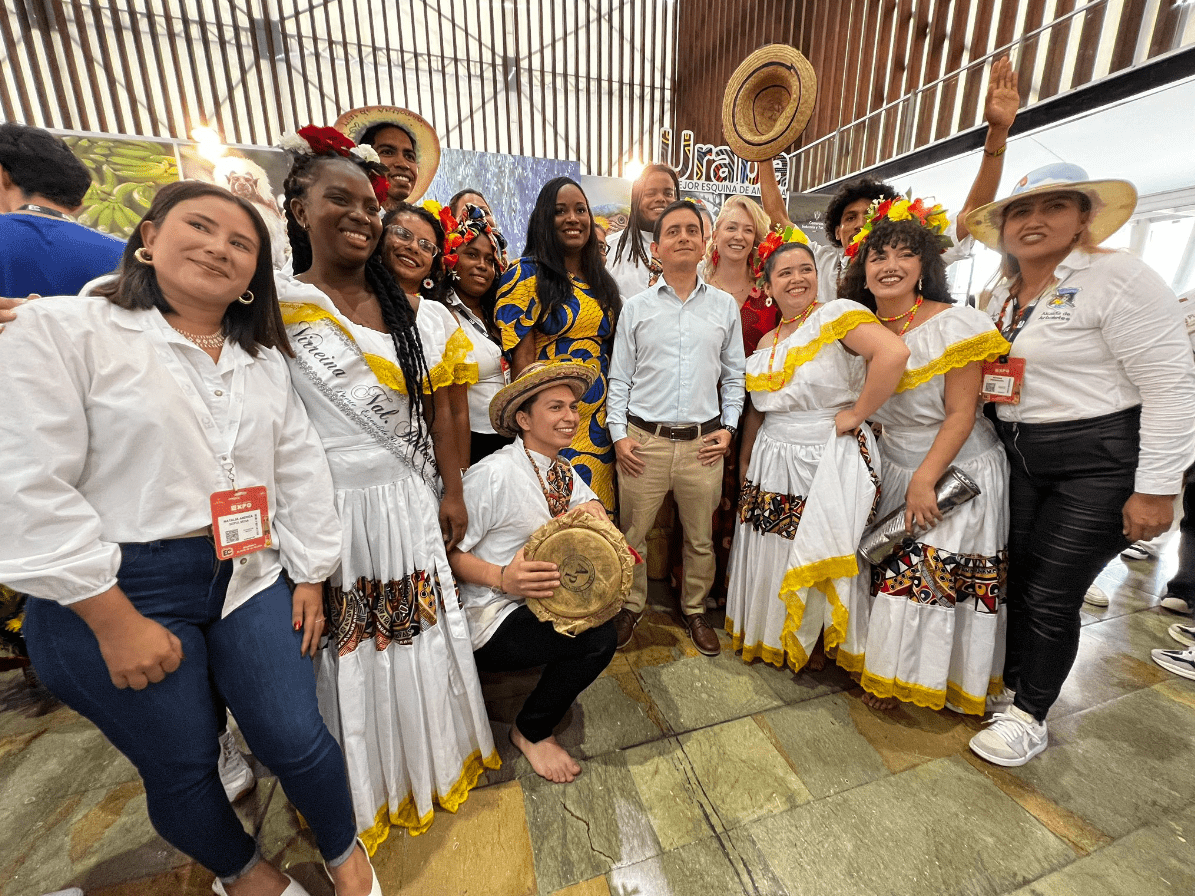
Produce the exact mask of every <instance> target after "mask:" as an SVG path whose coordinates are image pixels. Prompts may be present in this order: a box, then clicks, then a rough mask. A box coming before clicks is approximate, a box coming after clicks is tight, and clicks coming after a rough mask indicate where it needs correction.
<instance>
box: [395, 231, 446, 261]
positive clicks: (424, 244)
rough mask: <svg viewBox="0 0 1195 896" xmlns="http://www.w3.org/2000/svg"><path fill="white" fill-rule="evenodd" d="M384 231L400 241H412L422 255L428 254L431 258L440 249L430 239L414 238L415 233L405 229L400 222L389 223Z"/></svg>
mask: <svg viewBox="0 0 1195 896" xmlns="http://www.w3.org/2000/svg"><path fill="white" fill-rule="evenodd" d="M386 232H387V233H388V234H390V235H392V236H393V237H395V238H396V239H397V240H398V241H399V242H401V243H414V244H415V245H416V246H418V247H419V251H420V252H422V253H423V254H424V255H430V256H431V257H432V258H435V257H436V256H437V255H439V254H440V250H439V248H438V247H437V246H436V244H435V243H433V242H431V241H430V240H417V239H415V234H413V233H411V231H409V230H407V228H405V227H403V226H402V225H401V224H391V225H390V226H389V227H387V228H386Z"/></svg>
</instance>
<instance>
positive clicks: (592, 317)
mask: <svg viewBox="0 0 1195 896" xmlns="http://www.w3.org/2000/svg"><path fill="white" fill-rule="evenodd" d="M571 280H572V284H573V297H572V301H570V302H569V303H568V305H567V306H562V307H560V308H558V309H557V310H556V311H554V312H553V313H552V314H551V315H550V316H549V317H548V319H547V320H546V321H544V323H543V330H544V331H546V332H541V331H540V330H538V329H535V330H534V331H533V327H534V325H535V320H536V318H537V317H538V316H539V311H540V302H539V295H538V294H537V292H536V277H535V261H534V260H533V259H531V258H520V259H519V260H518V261H517V262H516V263H514V264H512V265H511V266H510V267H509V268H507V269H506V273H504V274H503V275H502V282H501V284H500V285H499V287H498V305H497V307H496V308H495V309H494V317H495V318H496V319H497V323H498V328H499V329H500V330H501V331H502V349H503V351H506V352H511V351H513V350H514V347H515V346H516V345H518V344H519V342H520V341H521V340H522V339H523V337H524V336H526V335H527V334H528V333H532V335H533V338H534V339H535V356H536V359H537V360H541V361H550V360H555V359H558V358H565V357H568V358H572V359H573V360H577V361H587V362H594V361H596V362H597V363H598V364H599V365H600V367H601V376H599V377H598V378H597V380H595V381H594V384H593V386H592V387H590V389H589V391H588V392H586V393H585V394H584V395H583V396H582V397H581V405H580V408H579V409H578V410H579V411H580V414H581V425H580V427H579V428H578V429H577V435H576V436H575V437H574V438H573V443H572V445H571V446H570V447H568V448H566V449H565V450H564V451H562V452H561V455H562V456H563V457H564V458H566V459H567V460H568V462H569V463H570V464H572V466H573V469H575V470H576V471H577V472H578V473H580V474H581V478H582V479H584V480H585V481H586V482H587V483H589V487H590V488H592V489H593V490H594V492H595V493H596V494H597V496H598V498H600V499H601V502H602V504H603V505H604V506H605V508H606V511H607V512H608V513H614V445H613V443H612V442H611V441H610V433H609V432H608V431H607V429H606V377H607V375H608V374H609V372H610V350H611V347H612V345H613V339H612V337H613V334H614V326H613V322H612V321H611V320H610V315H609V314H608V313H607V312H606V311H605V310H604V309H603V308H602V306H601V305H599V304H598V301H597V299H595V298H594V297H593V293H592V292H591V291H590V288H589V285H588V284H586V283H585V281H583V280H580V279H578V278H576V277H572V278H571Z"/></svg>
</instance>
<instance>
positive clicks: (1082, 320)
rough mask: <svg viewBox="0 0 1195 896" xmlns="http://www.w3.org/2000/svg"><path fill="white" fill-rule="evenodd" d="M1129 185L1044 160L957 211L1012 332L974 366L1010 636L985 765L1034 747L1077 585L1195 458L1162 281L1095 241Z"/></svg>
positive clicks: (983, 736) (1191, 402)
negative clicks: (1004, 506) (999, 460)
mask: <svg viewBox="0 0 1195 896" xmlns="http://www.w3.org/2000/svg"><path fill="white" fill-rule="evenodd" d="M1136 198H1137V195H1136V191H1135V190H1134V189H1133V186H1132V185H1131V184H1129V183H1128V182H1126V181H1114V180H1107V181H1092V180H1088V179H1087V175H1086V172H1084V171H1083V169H1081V168H1079V167H1077V166H1075V165H1069V164H1065V163H1056V164H1052V165H1047V166H1046V167H1044V168H1040V169H1038V170H1036V171H1033V172H1031V173H1030V174H1029V175H1027V176H1026V177H1025V178H1022V180H1021V181H1020V183H1019V184H1018V185H1017V187H1016V188H1015V189H1014V191H1013V194H1012V196H1010V197H1009V198H1007V199H1004V200H1001V201H999V202H994V203H991V204H989V205H986V206H984V207H982V208H980V209H977V210H976V211H974V212H972V213H971V214H970V215H969V216H968V217H967V226H968V227H969V228H970V231H971V233H972V234H973V235H974V236H975V237H976V238H977V239H979V240H981V241H982V242H984V243H985V244H987V245H988V246H990V247H992V248H994V249H997V250H998V251H1000V252H1002V253H1003V255H1004V274H1005V277H1004V279H1003V280H1002V282H1001V284H1000V285H999V286H998V287H997V288H996V290H995V292H994V293H993V296H992V301H991V304H990V305H989V311H990V313H991V314H992V317H993V318H994V319H995V321H996V326H997V327H999V328H1000V330H1001V331H1002V332H1003V333H1004V335H1005V338H1007V339H1009V340H1010V341H1011V342H1012V351H1011V352H1010V353H1009V356H1008V357H1007V359H1000V360H998V361H995V362H988V364H987V365H985V369H984V374H985V375H984V397H985V398H987V399H988V400H989V401H992V402H993V404H994V406H995V408H996V415H997V417H998V421H997V429H998V430H999V433H1000V436H1001V439H1002V440H1003V442H1004V446H1005V450H1006V451H1007V453H1008V457H1009V465H1010V483H1009V511H1010V520H1011V530H1010V532H1009V575H1008V648H1007V657H1006V660H1005V665H1004V683H1005V691H1004V693H1003V694H1002V696H1001V697H999V698H994V700H992V701H989V702H995V703H998V704H1001V705H1000V708H1001V709H1002V710H1003V711H1002V712H997V714H996V715H995V717H994V720H993V724H992V725H990V726H989V727H988V728H987V729H985V730H984V731H982V732H980V733H979V734H977V735H976V736H975V737H974V738H973V739H972V741H971V749H972V750H973V751H974V752H975V753H977V754H978V755H980V756H981V757H983V758H984V759H987V760H988V761H989V762H993V763H996V764H997V765H1004V766H1017V765H1023V764H1024V763H1026V762H1028V761H1029V760H1030V759H1032V758H1033V757H1034V756H1036V755H1037V754H1038V753H1040V752H1041V751H1042V750H1044V749H1045V748H1046V743H1047V734H1046V724H1045V718H1046V714H1047V713H1048V712H1049V710H1050V707H1051V706H1052V705H1053V703H1054V701H1055V700H1057V698H1058V694H1059V691H1060V690H1061V689H1062V685H1063V683H1064V682H1065V681H1066V678H1067V675H1068V674H1069V673H1070V669H1071V666H1072V665H1073V663H1074V660H1075V655H1076V654H1077V652H1078V648H1079V631H1080V625H1081V623H1080V618H1079V610H1080V607H1081V606H1082V604H1083V595H1084V593H1085V592H1086V591H1087V589H1088V587H1089V586H1090V585H1091V584H1092V582H1093V581H1094V580H1095V577H1096V576H1097V575H1098V574H1099V572H1100V570H1102V569H1103V568H1104V566H1105V565H1106V564H1107V563H1108V562H1109V561H1110V560H1111V559H1112V558H1113V557H1115V556H1116V554H1117V553H1118V552H1120V551H1121V550H1123V549H1124V548H1125V547H1126V546H1127V545H1128V544H1130V543H1131V542H1133V541H1136V540H1138V539H1142V538H1152V537H1154V536H1156V535H1158V534H1160V533H1162V532H1165V531H1166V530H1167V529H1168V528H1169V527H1170V522H1171V519H1172V517H1173V506H1172V505H1173V501H1174V498H1175V496H1176V495H1177V494H1178V493H1179V491H1180V490H1181V489H1182V482H1183V473H1184V471H1185V470H1186V469H1187V467H1189V466H1190V465H1191V462H1192V460H1195V417H1193V416H1192V413H1191V409H1192V408H1193V407H1195V364H1193V363H1192V357H1191V346H1190V343H1189V341H1188V340H1187V336H1186V332H1185V330H1184V327H1183V322H1182V316H1181V314H1180V313H1179V308H1178V302H1177V300H1176V299H1175V296H1174V293H1173V292H1171V291H1170V289H1169V288H1168V287H1167V286H1166V284H1165V283H1164V282H1163V280H1162V279H1161V277H1159V276H1158V275H1157V274H1156V273H1154V271H1153V270H1152V269H1150V268H1149V267H1148V266H1147V265H1145V264H1144V263H1143V262H1141V261H1140V260H1139V259H1137V258H1135V257H1134V256H1132V255H1130V254H1128V253H1126V252H1111V251H1108V250H1103V249H1099V248H1097V247H1098V245H1099V243H1100V242H1101V241H1102V240H1104V239H1106V238H1107V237H1108V236H1110V235H1111V234H1112V233H1114V232H1115V231H1116V230H1118V229H1119V228H1120V227H1121V226H1122V225H1123V224H1124V223H1125V222H1126V221H1127V220H1128V219H1129V217H1130V216H1131V215H1132V213H1133V209H1134V207H1135V205H1136ZM1010 704H1011V705H1010Z"/></svg>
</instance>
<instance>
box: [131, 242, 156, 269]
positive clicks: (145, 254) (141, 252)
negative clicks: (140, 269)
mask: <svg viewBox="0 0 1195 896" xmlns="http://www.w3.org/2000/svg"><path fill="white" fill-rule="evenodd" d="M133 257H134V258H135V259H137V260H138V261H139V262H141V263H142V264H144V265H150V264H152V262H153V260H154V257H153V256H152V255H150V253H149V251H148V250H147V249H146V248H145V247H144V246H139V247H138V248H137V251H136V252H134V253H133Z"/></svg>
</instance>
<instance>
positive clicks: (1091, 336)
mask: <svg viewBox="0 0 1195 896" xmlns="http://www.w3.org/2000/svg"><path fill="white" fill-rule="evenodd" d="M1054 275H1055V277H1057V278H1058V285H1057V286H1056V287H1055V288H1054V289H1052V290H1047V292H1046V294H1045V295H1043V296H1042V297H1041V298H1040V299H1039V300H1038V301H1037V305H1036V307H1034V309H1033V310H1032V311H1031V312H1029V319H1028V322H1027V323H1026V324H1025V325H1024V327H1023V328H1022V329H1021V331H1020V333H1019V334H1018V335H1017V337H1016V340H1015V341H1014V342H1013V346H1012V352H1011V353H1010V357H1014V358H1024V359H1025V379H1024V381H1023V383H1022V386H1021V401H1020V403H1019V404H998V405H996V409H997V411H996V412H997V414H998V415H999V417H1000V419H1001V420H1005V421H1008V422H1010V423H1014V422H1015V423H1060V422H1065V421H1070V420H1086V419H1089V418H1091V417H1102V416H1104V415H1105V414H1112V413H1115V412H1117V411H1123V410H1126V409H1128V408H1131V407H1135V406H1136V405H1141V455H1140V460H1139V461H1138V464H1137V476H1136V482H1135V488H1136V490H1137V491H1138V492H1141V493H1142V494H1147V495H1174V494H1178V492H1180V491H1181V490H1182V482H1183V473H1184V471H1185V470H1186V469H1187V467H1189V466H1191V463H1192V462H1193V461H1195V361H1193V360H1192V355H1191V343H1190V341H1189V340H1188V339H1187V334H1186V330H1185V328H1184V326H1183V316H1182V312H1181V310H1180V308H1179V304H1178V300H1177V298H1175V295H1174V293H1173V292H1171V290H1170V288H1169V287H1168V286H1167V285H1166V283H1165V282H1164V281H1163V280H1162V278H1161V277H1159V276H1158V275H1157V274H1156V273H1155V272H1154V270H1153V269H1152V268H1150V267H1149V266H1148V265H1147V264H1145V263H1144V262H1143V261H1141V260H1140V259H1138V258H1136V257H1134V256H1132V255H1130V254H1128V253H1127V252H1097V253H1090V252H1087V251H1085V250H1083V249H1075V250H1074V251H1072V252H1071V253H1070V254H1069V255H1068V256H1067V257H1066V258H1065V259H1064V260H1063V261H1062V263H1061V264H1059V265H1058V267H1057V268H1056V269H1055V271H1054ZM1009 286H1010V284H1008V283H1001V284H1000V285H999V286H998V287H997V288H996V290H995V291H994V292H993V294H992V300H991V303H990V304H989V305H988V313H989V314H990V315H991V317H992V318H993V320H995V321H996V326H997V327H999V328H1000V329H1001V330H1007V329H1008V326H1009V324H1010V322H1011V318H1012V316H1013V314H1014V308H1013V306H1015V304H1016V303H1015V302H1011V303H1008V306H1009V307H1008V308H1007V310H1005V311H1004V315H1003V319H1000V318H1001V310H1002V309H1004V306H1005V303H1006V300H1007V299H1008V293H1009Z"/></svg>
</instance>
